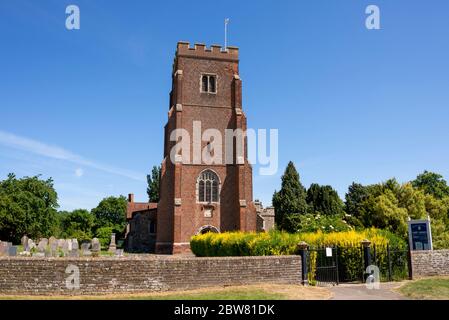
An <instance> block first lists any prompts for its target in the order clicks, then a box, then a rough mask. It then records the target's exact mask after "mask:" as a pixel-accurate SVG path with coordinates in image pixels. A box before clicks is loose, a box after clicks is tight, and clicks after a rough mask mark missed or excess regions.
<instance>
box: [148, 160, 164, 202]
mask: <svg viewBox="0 0 449 320" xmlns="http://www.w3.org/2000/svg"><path fill="white" fill-rule="evenodd" d="M160 179H161V167H160V166H159V167H158V166H153V169H152V170H151V175H147V182H148V188H147V194H148V198H149V199H150V202H159V182H160Z"/></svg>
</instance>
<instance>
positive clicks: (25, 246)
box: [20, 235, 30, 251]
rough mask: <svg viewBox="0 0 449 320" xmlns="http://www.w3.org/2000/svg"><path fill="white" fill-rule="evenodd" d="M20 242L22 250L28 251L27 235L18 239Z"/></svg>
mask: <svg viewBox="0 0 449 320" xmlns="http://www.w3.org/2000/svg"><path fill="white" fill-rule="evenodd" d="M20 243H21V244H22V247H23V250H24V251H30V248H29V247H28V237H27V236H26V235H24V236H23V237H22V239H20Z"/></svg>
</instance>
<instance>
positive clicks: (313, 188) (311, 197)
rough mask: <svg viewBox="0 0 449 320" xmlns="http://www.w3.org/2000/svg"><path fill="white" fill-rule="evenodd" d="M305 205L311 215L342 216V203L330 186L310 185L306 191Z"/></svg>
mask: <svg viewBox="0 0 449 320" xmlns="http://www.w3.org/2000/svg"><path fill="white" fill-rule="evenodd" d="M306 199H307V204H308V205H309V208H310V210H311V211H312V212H313V213H318V212H319V213H321V214H324V215H329V216H330V215H342V214H343V212H344V209H343V201H342V200H341V199H340V197H339V196H338V193H337V191H335V190H334V189H333V188H332V187H331V186H320V185H319V184H317V183H312V184H311V185H310V187H309V189H308V190H307V198H306Z"/></svg>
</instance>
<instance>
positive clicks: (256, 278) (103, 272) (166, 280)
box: [0, 255, 301, 295]
mask: <svg viewBox="0 0 449 320" xmlns="http://www.w3.org/2000/svg"><path fill="white" fill-rule="evenodd" d="M70 264H72V265H76V266H78V268H79V272H80V288H79V289H74V290H69V289H67V288H66V278H67V277H69V276H70V274H69V273H65V271H66V268H67V266H69V265H70ZM300 279H301V260H300V257H299V256H271V257H223V258H221V257H219V258H196V257H186V256H155V255H151V256H150V255H136V256H132V255H130V256H126V257H122V258H113V257H101V258H30V257H1V258H0V294H27V295H28V294H29V295H86V294H107V293H137V292H150V291H168V290H183V289H194V288H201V287H208V286H222V285H231V284H232V285H238V284H256V283H281V284H282V283H289V284H292V283H298V284H299V283H300Z"/></svg>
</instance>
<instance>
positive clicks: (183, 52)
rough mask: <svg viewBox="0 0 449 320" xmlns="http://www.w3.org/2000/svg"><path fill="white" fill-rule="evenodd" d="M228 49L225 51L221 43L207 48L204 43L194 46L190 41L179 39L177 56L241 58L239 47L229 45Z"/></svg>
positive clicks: (232, 59)
mask: <svg viewBox="0 0 449 320" xmlns="http://www.w3.org/2000/svg"><path fill="white" fill-rule="evenodd" d="M226 49H227V50H226V51H225V50H224V48H222V46H221V45H216V44H213V45H211V46H210V48H207V47H206V45H205V44H204V43H195V44H194V45H193V47H191V46H190V43H189V42H185V41H179V42H178V45H177V48H176V56H177V57H191V58H200V59H201V58H204V59H218V60H228V61H238V60H239V48H237V47H230V46H228V47H227V48H226Z"/></svg>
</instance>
